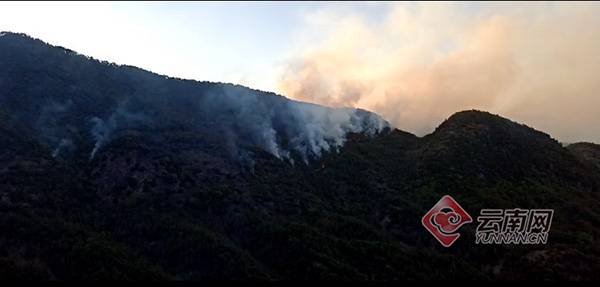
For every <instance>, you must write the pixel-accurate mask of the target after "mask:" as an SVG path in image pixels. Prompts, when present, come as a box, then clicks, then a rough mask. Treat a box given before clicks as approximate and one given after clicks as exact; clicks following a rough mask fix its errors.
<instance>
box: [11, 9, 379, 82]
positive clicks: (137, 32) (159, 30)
mask: <svg viewBox="0 0 600 287" xmlns="http://www.w3.org/2000/svg"><path fill="white" fill-rule="evenodd" d="M386 5H388V4H385V3H343V2H342V3H322V2H312V3H311V2H289V3H285V2H276V3H275V2H129V3H128V2H113V3H111V2H82V3H77V2H75V3H73V2H0V30H4V31H12V32H21V33H26V34H28V35H30V36H33V37H36V38H40V39H42V40H44V41H46V42H48V43H50V44H54V45H60V46H64V47H67V48H70V49H72V50H75V51H77V52H79V53H81V54H85V55H89V56H92V57H94V58H97V59H101V60H107V61H110V62H116V63H118V64H128V65H133V66H138V67H141V68H144V69H148V70H151V71H153V72H157V73H159V74H166V75H169V76H175V77H181V78H187V79H195V80H208V81H221V82H235V83H240V84H245V85H251V86H252V87H254V88H260V89H265V90H274V89H275V81H276V79H274V78H276V77H277V76H276V74H277V69H278V68H279V66H280V65H282V61H286V59H287V58H286V56H287V55H288V54H289V53H290V51H291V50H293V47H294V46H295V45H297V44H298V41H300V40H301V38H302V33H303V27H304V26H305V24H306V22H307V21H309V20H308V19H307V18H308V17H309V15H311V14H312V13H317V12H318V11H320V10H322V9H330V8H333V9H336V10H340V11H343V10H352V11H361V13H362V12H364V13H367V14H370V15H371V16H372V17H377V15H378V13H379V14H381V12H383V10H384V9H385V6H386Z"/></svg>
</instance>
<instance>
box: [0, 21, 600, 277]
mask: <svg viewBox="0 0 600 287" xmlns="http://www.w3.org/2000/svg"><path fill="white" fill-rule="evenodd" d="M0 35H1V36H0V135H1V137H0V278H3V279H10V278H16V279H18V278H39V279H64V280H66V279H130V280H135V279H156V280H161V279H189V280H199V279H225V280H277V279H346V280H349V279H350V280H402V279H460V278H468V279H599V277H598V276H599V275H598V274H600V273H599V272H598V271H600V244H598V238H599V236H600V213H599V212H598V210H600V194H599V192H600V169H599V168H598V158H599V157H598V154H599V153H598V151H599V149H598V146H597V145H594V144H589V143H581V144H572V145H569V146H567V147H563V146H562V145H561V144H560V143H559V142H557V141H556V140H554V139H553V138H551V137H550V136H549V135H547V134H545V133H543V132H540V131H536V130H534V129H532V128H529V127H527V126H525V125H522V124H518V123H515V122H512V121H510V120H509V119H506V118H503V117H500V116H498V115H493V114H490V113H487V112H482V111H474V110H471V111H463V112H458V113H456V114H454V115H452V116H451V117H450V118H448V119H447V120H446V121H444V122H443V123H441V124H440V126H439V127H438V128H437V129H436V130H435V131H434V132H433V133H431V134H429V135H426V136H424V137H417V136H415V135H412V134H410V133H407V132H403V131H400V130H397V129H393V128H390V127H389V126H388V124H387V122H385V120H383V119H381V118H380V117H379V116H378V115H376V114H373V113H370V112H368V111H363V110H354V109H331V108H326V107H322V106H317V105H312V104H306V103H301V102H295V101H292V100H288V99H286V98H284V97H282V96H279V95H276V94H272V93H268V92H262V91H257V90H252V89H248V88H245V87H242V86H236V85H231V84H223V83H208V82H196V81H190V80H182V79H174V78H169V77H165V76H161V75H157V74H154V73H151V72H147V71H144V70H141V69H138V68H135V67H129V66H118V65H115V64H111V63H106V62H101V61H97V60H94V59H92V58H89V57H86V56H83V55H79V54H77V53H75V52H73V51H70V50H68V49H64V48H61V47H54V46H51V45H48V44H46V43H44V42H42V41H40V40H37V39H33V38H31V37H28V36H26V35H23V34H15V33H8V32H3V33H0ZM445 194H449V195H452V196H453V197H454V198H455V199H456V200H457V201H458V202H460V204H461V206H463V207H464V208H465V209H466V210H467V211H468V212H469V213H470V214H471V215H472V216H473V217H475V216H476V215H477V211H478V210H479V209H482V208H517V207H519V208H528V209H529V208H552V209H554V219H553V223H552V229H551V231H550V234H549V240H548V243H547V244H546V245H525V246H523V245H477V244H475V238H474V230H475V228H476V224H467V225H465V226H464V227H462V228H461V230H460V232H461V235H462V236H461V237H460V239H459V240H458V241H457V242H456V243H455V244H454V245H453V246H452V247H450V248H444V247H442V246H441V245H440V244H439V243H438V242H437V241H436V240H435V239H434V238H433V237H432V236H431V234H429V233H428V232H427V231H426V230H425V229H424V228H423V226H422V225H421V218H422V217H423V215H424V214H425V213H426V212H427V211H428V210H429V209H430V208H431V207H432V206H433V205H434V204H435V203H436V202H437V201H438V200H439V199H440V198H441V197H442V196H443V195H445Z"/></svg>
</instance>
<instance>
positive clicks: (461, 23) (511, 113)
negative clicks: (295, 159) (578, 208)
mask: <svg viewBox="0 0 600 287" xmlns="http://www.w3.org/2000/svg"><path fill="white" fill-rule="evenodd" d="M0 31H13V32H22V33H26V34H29V35H30V36H33V37H36V38H40V39H42V40H44V41H46V42H48V43H50V44H54V45H60V46H64V47H66V48H69V49H72V50H75V51H77V52H79V53H81V54H85V55H89V56H92V57H94V58H97V59H101V60H107V61H110V62H115V63H117V64H127V65H133V66H138V67H140V68H143V69H147V70H150V71H153V72H156V73H159V74H165V75H169V76H174V77H180V78H186V79H195V80H200V81H202V80H207V81H214V82H232V83H237V84H242V85H245V86H249V87H252V88H257V89H262V90H267V91H274V92H278V93H280V94H283V95H284V96H287V97H290V98H294V99H298V100H303V101H308V102H313V103H318V104H323V105H328V106H352V107H360V108H365V109H367V110H371V111H374V112H377V113H378V114H380V115H382V116H383V117H384V118H386V119H387V120H388V121H390V122H391V123H392V124H393V125H394V126H395V127H397V128H400V129H403V130H406V131H409V132H413V133H416V134H417V135H424V134H426V133H429V132H431V131H432V130H433V129H434V128H435V127H436V126H437V125H439V124H440V123H441V122H442V121H443V120H444V119H445V118H447V117H449V116H450V115H451V114H453V113H454V112H457V111H460V110H466V109H473V108H475V109H481V110H487V111H490V112H493V113H498V114H501V115H503V116H506V117H509V118H511V119H513V120H516V121H518V122H522V123H526V124H528V125H530V126H532V127H534V128H536V129H539V130H542V131H544V132H547V133H549V134H551V135H552V136H553V137H555V138H557V139H558V140H560V141H564V142H575V141H593V142H598V143H600V93H599V92H598V91H600V81H598V80H597V77H598V75H600V52H599V51H600V3H598V2H591V3H588V2H586V3H583V2H535V3H533V2H529V3H523V2H518V3H516V2H492V3H488V2H478V3H466V2H459V3H456V2H452V3H447V2H443V3H441V2H435V3H415V2H410V3H406V2H402V3H393V2H392V3H390V2H385V3H381V2H325V3H324V2H289V3H286V2H179V3H173V2H168V3H167V2H146V3H145V2H130V3H123V2H115V3H110V2H91V3H73V2H68V3H66V2H65V3H56V2H55V3H48V2H43V3H36V2H27V3H18V2H0Z"/></svg>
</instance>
